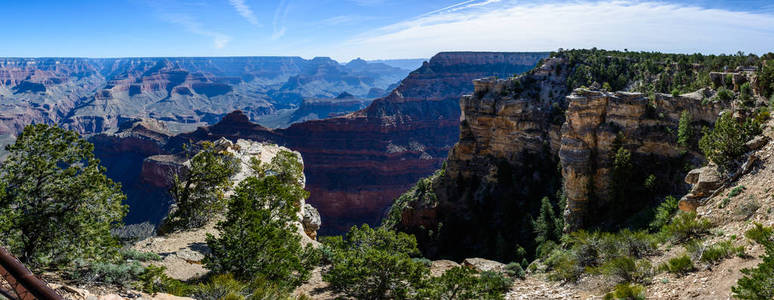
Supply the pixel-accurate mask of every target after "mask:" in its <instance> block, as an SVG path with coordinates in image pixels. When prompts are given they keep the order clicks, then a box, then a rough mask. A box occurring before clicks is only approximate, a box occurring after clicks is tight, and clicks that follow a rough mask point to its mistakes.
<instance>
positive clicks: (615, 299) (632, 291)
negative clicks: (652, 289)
mask: <svg viewBox="0 0 774 300" xmlns="http://www.w3.org/2000/svg"><path fill="white" fill-rule="evenodd" d="M603 299H605V300H645V288H644V287H643V286H641V285H637V284H634V285H630V284H619V285H617V286H615V289H614V290H613V291H612V292H610V293H607V294H605V297H604V298H603Z"/></svg>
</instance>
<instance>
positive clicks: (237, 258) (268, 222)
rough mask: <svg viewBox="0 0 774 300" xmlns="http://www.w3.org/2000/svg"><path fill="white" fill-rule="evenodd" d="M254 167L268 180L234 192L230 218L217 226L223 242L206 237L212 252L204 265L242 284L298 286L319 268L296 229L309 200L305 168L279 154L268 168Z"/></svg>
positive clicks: (242, 185)
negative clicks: (259, 282) (259, 280)
mask: <svg viewBox="0 0 774 300" xmlns="http://www.w3.org/2000/svg"><path fill="white" fill-rule="evenodd" d="M253 167H254V168H255V169H257V170H262V171H263V172H264V173H265V176H264V177H261V178H258V177H248V178H247V179H245V180H243V181H242V182H241V183H240V184H239V186H238V187H237V188H236V192H235V193H234V195H233V196H232V197H231V199H230V202H229V204H228V212H227V213H226V219H225V220H224V221H222V222H220V223H218V225H217V229H218V231H219V232H220V235H219V237H217V238H216V237H214V236H212V235H209V236H208V237H207V245H208V246H209V247H210V249H212V252H211V253H210V254H208V255H207V257H206V258H205V265H206V266H207V268H208V269H210V270H212V271H214V272H216V273H232V274H234V275H235V276H236V277H237V278H239V279H243V280H250V279H253V278H262V279H264V280H268V281H270V282H274V283H277V284H279V285H281V286H283V287H287V288H293V287H296V286H298V285H300V284H301V283H302V282H303V280H305V279H306V278H307V277H308V275H309V269H310V268H311V265H312V264H314V263H316V262H315V255H314V252H313V251H312V249H311V248H304V247H302V246H301V242H300V240H301V237H300V236H299V235H298V231H297V229H296V227H295V224H294V222H295V221H297V214H298V211H299V209H300V201H301V200H302V199H303V198H305V197H307V196H308V195H309V193H308V192H306V191H305V190H304V189H303V186H302V185H301V178H302V177H301V176H303V173H302V172H303V165H302V164H301V162H300V161H299V160H298V159H297V157H296V156H295V154H293V153H292V152H289V151H281V152H280V153H279V154H278V155H277V156H276V157H275V158H274V159H272V162H271V163H270V164H268V166H263V165H261V164H260V163H258V162H257V160H256V161H254V166H253Z"/></svg>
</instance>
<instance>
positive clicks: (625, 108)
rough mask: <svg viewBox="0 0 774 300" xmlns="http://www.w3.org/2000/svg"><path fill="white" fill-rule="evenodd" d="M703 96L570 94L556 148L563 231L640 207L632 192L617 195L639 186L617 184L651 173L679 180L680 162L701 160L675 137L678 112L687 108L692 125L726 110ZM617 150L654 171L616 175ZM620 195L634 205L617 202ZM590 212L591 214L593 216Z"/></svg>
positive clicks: (709, 121)
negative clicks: (564, 208) (563, 208)
mask: <svg viewBox="0 0 774 300" xmlns="http://www.w3.org/2000/svg"><path fill="white" fill-rule="evenodd" d="M701 100H702V98H701V97H691V96H690V95H688V96H685V97H683V96H678V97H672V96H668V95H663V94H656V95H655V99H654V101H651V100H650V99H649V98H648V97H646V96H645V95H643V94H639V93H625V92H616V93H608V92H603V91H589V90H576V91H575V92H574V93H573V94H572V95H570V96H568V97H567V102H568V103H569V105H568V108H567V112H566V114H565V116H566V119H567V121H566V122H565V123H564V125H563V127H562V133H561V136H562V139H561V148H560V151H559V159H560V160H561V163H562V178H563V179H564V193H565V196H566V197H567V210H568V211H567V212H566V214H565V216H566V218H565V219H566V221H567V223H566V225H567V226H568V228H567V229H568V230H574V229H577V228H581V227H582V226H583V225H584V224H586V223H589V222H590V223H599V222H602V221H603V220H605V219H606V218H611V216H612V215H614V214H618V215H621V214H622V213H624V212H627V211H628V212H631V211H632V210H633V209H637V208H641V207H642V205H641V204H640V205H637V204H636V203H637V201H636V200H637V196H636V195H622V194H621V193H625V191H635V190H637V188H638V187H623V186H619V187H615V186H614V185H615V184H616V182H619V183H618V184H621V185H623V184H626V185H630V184H631V183H629V182H637V183H639V182H644V181H645V179H646V178H647V177H648V176H649V175H650V174H653V175H654V176H655V178H656V180H659V181H661V182H679V181H680V178H681V176H682V172H683V166H684V164H681V162H683V161H688V162H691V161H693V162H696V161H701V157H700V156H699V155H698V154H696V153H691V152H686V151H685V149H681V148H680V147H678V146H677V140H676V129H677V125H678V123H679V119H680V115H681V114H682V112H684V111H685V112H688V113H689V114H690V115H691V116H692V118H693V122H695V123H696V124H712V123H714V120H715V118H717V116H718V114H719V113H720V112H721V111H722V110H723V109H724V105H723V103H715V102H712V103H705V104H702V101H701ZM726 106H727V104H726ZM697 127H698V126H697ZM697 129H698V128H697ZM697 131H698V130H697ZM619 149H625V150H626V151H628V152H629V153H631V156H632V158H631V163H632V164H633V166H634V170H636V169H639V168H638V167H637V166H647V168H646V169H647V170H649V172H653V173H649V174H646V173H644V172H634V170H629V171H626V170H622V171H621V173H624V172H626V173H632V174H627V176H631V177H630V178H628V179H622V178H614V175H615V174H614V168H615V166H614V160H615V157H616V152H617V151H618V150H619ZM622 181H627V182H625V183H624V182H622ZM616 189H617V190H616ZM672 190H674V189H672ZM622 196H626V198H629V201H631V202H634V203H631V202H624V203H620V202H616V200H618V201H620V198H621V197H622ZM616 198H619V199H616ZM638 200H640V201H646V200H645V199H638ZM640 203H641V202H640ZM590 212H594V213H593V215H594V216H593V217H591V215H592V214H591V213H590Z"/></svg>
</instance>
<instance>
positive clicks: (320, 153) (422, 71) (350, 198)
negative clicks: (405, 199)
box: [278, 52, 548, 233]
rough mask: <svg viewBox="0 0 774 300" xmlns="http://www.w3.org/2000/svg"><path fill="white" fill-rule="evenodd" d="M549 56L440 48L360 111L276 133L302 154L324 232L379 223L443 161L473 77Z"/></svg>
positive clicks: (518, 68) (522, 67) (508, 71)
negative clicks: (397, 199) (395, 201)
mask: <svg viewBox="0 0 774 300" xmlns="http://www.w3.org/2000/svg"><path fill="white" fill-rule="evenodd" d="M547 55H548V54H547V53H473V52H460V53H456V52H455V53H440V54H438V55H436V56H434V57H433V58H432V59H431V60H430V61H429V62H427V63H425V64H424V65H423V66H422V67H421V68H419V69H418V70H416V71H414V72H412V73H411V74H410V75H409V76H408V77H407V78H406V79H404V80H403V81H402V82H401V84H400V86H398V87H397V88H396V89H395V90H393V91H392V93H391V94H390V95H389V96H387V97H385V98H382V99H377V100H374V102H373V103H371V105H369V106H368V108H366V109H364V110H361V111H358V112H356V113H353V114H350V115H348V116H345V117H341V118H333V119H328V120H321V121H310V122H304V123H298V124H294V125H292V126H290V127H289V128H288V129H286V130H281V131H278V132H281V133H282V135H283V136H284V141H285V143H286V144H287V145H288V146H289V147H291V148H293V149H295V150H298V151H300V152H301V153H302V154H303V156H304V160H305V162H306V173H307V178H308V180H309V181H308V183H307V187H308V188H309V191H310V192H311V197H310V198H309V202H310V203H312V204H314V205H315V206H317V207H318V209H319V210H320V214H321V215H322V216H323V217H324V218H325V219H326V220H328V221H326V226H325V227H324V228H323V232H324V233H337V232H342V231H344V230H347V229H348V228H349V227H350V226H352V225H356V224H360V223H363V222H367V223H371V224H374V223H377V222H378V221H379V220H380V218H381V217H382V216H383V215H384V212H385V210H386V209H387V208H388V207H389V205H390V203H392V201H393V199H394V198H395V197H397V196H398V195H400V194H401V193H402V192H403V191H405V190H406V189H407V188H408V187H410V186H411V185H413V183H415V182H416V180H417V179H419V178H421V177H424V176H428V175H430V174H431V173H432V172H433V171H434V170H436V169H438V168H439V167H440V166H441V163H442V162H443V159H444V158H445V157H446V156H447V153H448V151H449V149H451V146H452V145H454V143H455V142H456V141H457V139H458V136H459V127H458V124H459V115H460V109H459V104H458V101H459V97H460V96H461V95H463V94H466V93H470V92H472V91H473V85H472V84H471V82H472V80H473V79H475V78H481V77H488V76H499V77H509V76H512V75H513V74H517V73H521V72H524V71H526V70H529V69H531V68H532V67H533V66H534V65H535V64H536V63H537V62H538V61H539V60H540V59H543V58H545V57H547Z"/></svg>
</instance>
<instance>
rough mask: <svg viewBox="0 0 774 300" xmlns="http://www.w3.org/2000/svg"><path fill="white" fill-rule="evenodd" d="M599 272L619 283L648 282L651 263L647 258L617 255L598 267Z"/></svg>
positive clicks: (651, 268) (651, 270) (650, 273)
mask: <svg viewBox="0 0 774 300" xmlns="http://www.w3.org/2000/svg"><path fill="white" fill-rule="evenodd" d="M599 272H600V273H602V274H603V275H605V276H607V277H608V278H610V279H612V280H615V281H616V282H619V283H643V284H647V283H650V279H651V277H653V265H652V264H651V263H650V261H649V260H647V259H640V260H634V259H632V258H631V257H626V256H622V257H617V258H614V259H611V260H609V261H607V262H606V263H605V264H603V265H602V266H600V267H599Z"/></svg>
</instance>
